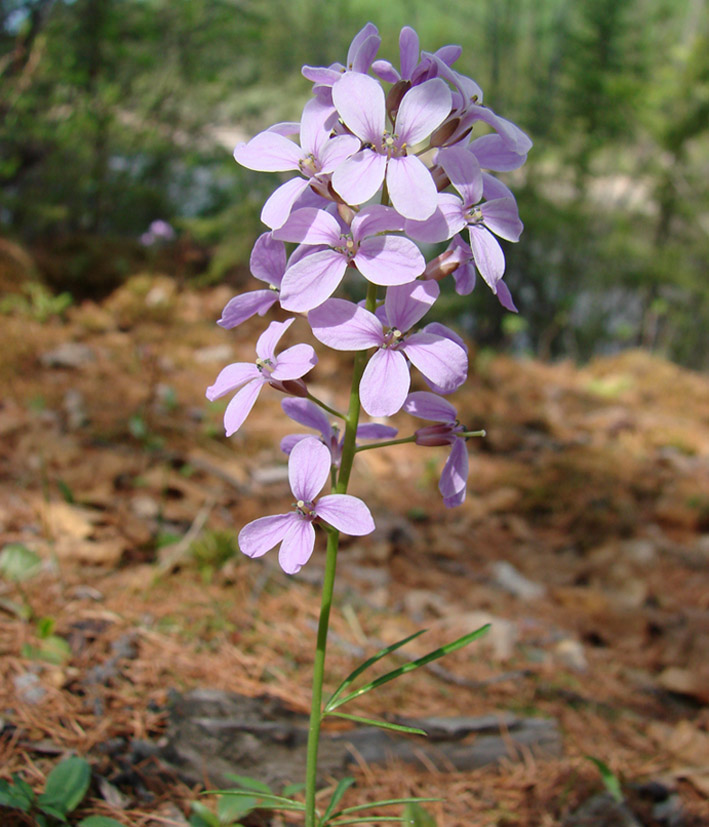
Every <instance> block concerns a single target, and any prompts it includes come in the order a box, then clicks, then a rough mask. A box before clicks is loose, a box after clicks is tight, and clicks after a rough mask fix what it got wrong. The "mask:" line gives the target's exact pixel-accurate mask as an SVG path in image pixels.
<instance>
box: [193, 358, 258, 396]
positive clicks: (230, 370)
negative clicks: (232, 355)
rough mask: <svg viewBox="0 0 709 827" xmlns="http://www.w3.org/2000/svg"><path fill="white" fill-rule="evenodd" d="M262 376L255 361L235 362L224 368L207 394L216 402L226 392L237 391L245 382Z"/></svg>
mask: <svg viewBox="0 0 709 827" xmlns="http://www.w3.org/2000/svg"><path fill="white" fill-rule="evenodd" d="M260 376H261V373H260V371H259V369H258V368H257V367H256V365H254V364H253V362H234V364H232V365H227V366H226V367H225V368H222V370H221V371H220V372H219V376H217V378H216V379H215V380H214V384H213V385H210V386H209V387H208V388H207V391H206V394H205V395H206V397H207V399H209V401H210V402H214V400H215V399H219V397H221V396H224V394H227V393H231V392H232V391H235V390H236V389H237V388H238V387H239V386H240V385H243V384H244V382H250V381H251V380H252V379H258V378H259V377H260Z"/></svg>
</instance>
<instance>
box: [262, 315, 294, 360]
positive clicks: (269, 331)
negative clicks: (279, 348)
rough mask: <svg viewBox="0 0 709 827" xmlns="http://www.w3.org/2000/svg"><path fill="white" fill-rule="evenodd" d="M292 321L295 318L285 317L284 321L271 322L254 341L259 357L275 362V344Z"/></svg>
mask: <svg viewBox="0 0 709 827" xmlns="http://www.w3.org/2000/svg"><path fill="white" fill-rule="evenodd" d="M294 321H295V319H286V320H285V322H271V324H270V325H269V326H268V327H267V328H266V329H265V330H264V332H263V333H262V334H261V335H260V336H259V337H258V341H257V342H256V355H257V356H258V357H259V359H263V360H264V361H265V360H266V359H270V360H271V361H272V362H275V360H276V357H275V353H276V345H277V344H278V342H279V340H280V338H281V336H282V335H283V334H284V333H285V332H286V330H288V328H289V327H290V326H291V325H292V324H293V322H294Z"/></svg>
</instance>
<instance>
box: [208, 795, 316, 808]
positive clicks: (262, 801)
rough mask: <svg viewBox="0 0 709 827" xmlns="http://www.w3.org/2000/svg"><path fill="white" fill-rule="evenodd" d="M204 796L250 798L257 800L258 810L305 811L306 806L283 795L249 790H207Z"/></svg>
mask: <svg viewBox="0 0 709 827" xmlns="http://www.w3.org/2000/svg"><path fill="white" fill-rule="evenodd" d="M204 795H236V796H241V797H242V798H243V797H248V798H256V800H257V803H256V808H257V809H267V810H300V811H301V812H302V811H303V810H305V804H301V803H300V801H293V799H292V798H285V797H284V796H282V795H274V794H273V793H257V794H256V795H255V794H254V793H253V792H251V791H249V790H206V791H205V793H204Z"/></svg>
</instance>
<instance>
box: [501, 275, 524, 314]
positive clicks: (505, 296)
mask: <svg viewBox="0 0 709 827" xmlns="http://www.w3.org/2000/svg"><path fill="white" fill-rule="evenodd" d="M495 287H496V288H497V293H496V295H497V300H498V301H499V302H500V304H501V305H502V306H503V307H504V308H505V310H509V311H510V313H519V310H517V308H516V307H515V303H514V301H513V299H512V293H510V289H509V287H508V286H507V285H506V284H505V282H504V281H502V279H500V280H499V281H498V282H497V284H496V285H495Z"/></svg>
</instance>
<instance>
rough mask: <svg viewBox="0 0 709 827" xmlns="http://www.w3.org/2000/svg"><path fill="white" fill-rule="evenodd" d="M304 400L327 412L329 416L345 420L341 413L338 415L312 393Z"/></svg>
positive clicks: (337, 412)
mask: <svg viewBox="0 0 709 827" xmlns="http://www.w3.org/2000/svg"><path fill="white" fill-rule="evenodd" d="M306 399H309V400H310V401H311V402H314V403H315V404H316V405H318V406H319V407H321V408H322V409H323V410H324V411H327V412H328V413H329V414H332V415H333V416H337V417H339V418H340V419H347V417H346V416H345V415H344V414H343V413H340V412H339V411H336V410H335V409H334V408H331V407H330V406H329V405H326V404H325V403H324V402H323V401H322V400H321V399H318V398H317V396H313V395H312V393H309V394H308V395H307V397H306Z"/></svg>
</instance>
